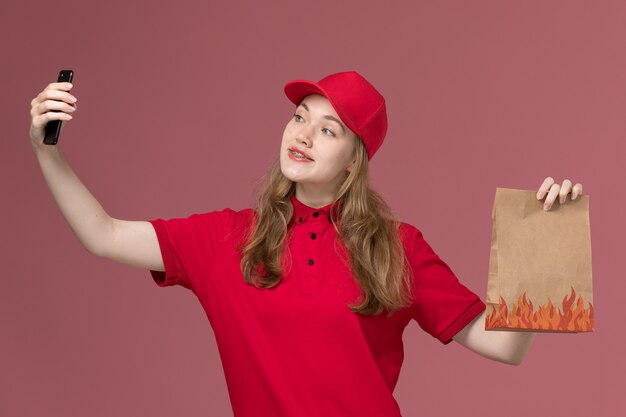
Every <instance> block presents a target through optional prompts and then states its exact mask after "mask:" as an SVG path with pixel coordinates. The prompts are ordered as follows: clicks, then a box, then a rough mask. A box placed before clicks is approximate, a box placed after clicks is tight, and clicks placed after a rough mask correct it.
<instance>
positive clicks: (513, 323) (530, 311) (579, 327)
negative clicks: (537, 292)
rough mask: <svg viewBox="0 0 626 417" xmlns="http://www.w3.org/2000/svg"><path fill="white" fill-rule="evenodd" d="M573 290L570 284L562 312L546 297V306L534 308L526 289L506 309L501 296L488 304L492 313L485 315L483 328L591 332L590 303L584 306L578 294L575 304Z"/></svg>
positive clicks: (591, 307)
mask: <svg viewBox="0 0 626 417" xmlns="http://www.w3.org/2000/svg"><path fill="white" fill-rule="evenodd" d="M575 299H576V292H575V291H574V287H572V292H571V294H570V296H569V297H567V296H565V298H563V312H561V311H559V309H558V308H555V307H554V306H553V305H552V301H551V300H550V299H548V303H547V304H546V305H545V306H539V308H538V309H537V310H536V311H535V309H534V307H533V303H532V302H531V301H530V300H529V299H527V298H526V292H524V294H522V296H521V297H519V299H518V302H517V304H513V306H512V307H511V310H510V311H509V308H508V306H507V305H506V302H505V301H504V299H503V298H502V297H500V303H499V304H498V305H497V306H495V305H493V304H490V307H491V314H488V315H487V320H486V322H485V330H495V329H528V330H544V331H552V332H592V331H594V324H593V305H592V304H591V303H589V308H587V309H585V308H583V306H584V301H583V299H582V297H578V301H577V302H576V306H575V307H574V308H572V306H573V305H574V300H575Z"/></svg>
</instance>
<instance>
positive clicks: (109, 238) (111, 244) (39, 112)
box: [30, 83, 164, 271]
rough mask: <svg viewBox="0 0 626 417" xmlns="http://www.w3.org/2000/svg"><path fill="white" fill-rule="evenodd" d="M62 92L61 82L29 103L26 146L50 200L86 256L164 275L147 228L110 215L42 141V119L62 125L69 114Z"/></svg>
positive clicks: (67, 97)
mask: <svg viewBox="0 0 626 417" xmlns="http://www.w3.org/2000/svg"><path fill="white" fill-rule="evenodd" d="M67 90H68V86H67V85H66V83H52V84H49V85H48V86H47V87H46V88H45V89H44V90H43V91H42V92H41V93H39V95H38V96H37V97H35V98H34V99H33V100H32V101H31V118H32V121H31V126H30V141H31V146H32V148H33V151H34V152H35V155H36V157H37V161H38V162H39V166H40V167H41V171H42V173H43V176H44V179H45V181H46V184H47V185H48V188H49V189H50V192H51V193H52V196H53V198H54V201H55V202H56V204H57V206H58V207H59V209H60V210H61V213H62V214H63V216H64V218H65V220H66V221H67V223H68V224H69V226H70V228H71V229H72V231H73V232H74V234H75V235H76V237H77V238H78V240H79V241H80V242H81V244H82V245H83V246H84V247H85V249H86V250H87V251H88V252H90V253H92V254H94V255H97V256H102V257H105V258H109V259H111V260H114V261H117V262H121V263H125V264H128V265H132V266H137V267H140V268H148V269H153V270H156V271H164V267H163V260H162V257H161V252H160V248H159V243H158V240H157V236H156V232H155V231H154V228H153V227H152V225H151V224H150V223H149V222H146V221H124V220H117V219H114V218H112V217H110V216H109V215H108V214H107V213H106V211H105V210H104V209H103V208H102V206H101V205H100V203H99V202H98V201H97V200H96V199H95V197H94V196H93V195H92V194H91V193H90V192H89V190H88V189H87V188H86V187H85V185H84V184H83V183H82V182H81V181H80V179H79V178H78V177H77V176H76V174H75V173H74V171H73V170H72V168H71V167H70V165H69V164H68V162H67V160H66V159H65V157H64V155H63V153H62V152H61V148H60V146H59V145H58V144H57V145H46V144H44V143H43V137H44V134H45V126H46V124H47V123H48V121H50V120H62V121H64V122H65V123H67V122H68V121H69V120H70V119H71V117H70V116H69V114H68V113H72V112H74V111H75V108H76V105H75V104H74V103H75V100H72V98H71V97H72V96H71V95H70V94H69V93H68V92H67ZM53 109H55V110H57V111H51V110H53ZM62 126H63V125H62Z"/></svg>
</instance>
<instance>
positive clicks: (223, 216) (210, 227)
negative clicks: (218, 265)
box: [148, 208, 235, 295]
mask: <svg viewBox="0 0 626 417" xmlns="http://www.w3.org/2000/svg"><path fill="white" fill-rule="evenodd" d="M234 213H235V212H233V211H232V210H231V209H228V208H227V209H224V210H221V211H213V212H210V213H202V214H192V215H191V216H189V217H186V218H172V219H168V220H164V219H153V220H148V222H150V223H151V224H152V226H153V227H154V230H155V232H156V235H157V239H158V241H159V247H160V249H161V256H162V257H163V265H164V267H165V271H164V272H163V271H153V270H150V274H151V275H152V278H153V279H154V282H155V283H156V284H157V285H158V286H159V287H167V286H170V285H181V286H183V287H185V288H188V289H190V290H191V291H193V292H194V293H196V295H198V291H199V290H201V289H202V288H204V285H203V282H202V280H203V279H206V276H207V274H208V272H209V270H210V268H211V266H212V264H213V263H214V261H215V258H216V255H217V251H218V248H219V246H220V243H221V242H222V240H223V239H224V236H225V235H226V234H227V233H228V231H229V230H231V225H232V221H233V217H234Z"/></svg>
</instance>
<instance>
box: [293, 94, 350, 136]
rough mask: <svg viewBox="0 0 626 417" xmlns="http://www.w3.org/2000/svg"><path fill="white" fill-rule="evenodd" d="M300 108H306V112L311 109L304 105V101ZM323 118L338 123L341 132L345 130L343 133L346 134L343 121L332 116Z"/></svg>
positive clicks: (326, 115)
mask: <svg viewBox="0 0 626 417" xmlns="http://www.w3.org/2000/svg"><path fill="white" fill-rule="evenodd" d="M298 106H302V107H304V109H305V110H306V111H309V107H308V106H307V105H306V104H304V101H303V102H302V103H300V104H299V105H298ZM322 117H324V119H328V120H332V121H334V122H337V123H338V124H339V126H340V127H341V130H343V133H346V128H345V127H343V123H341V121H340V120H339V119H337V118H336V117H333V116H331V115H330V114H325V115H324V116H322Z"/></svg>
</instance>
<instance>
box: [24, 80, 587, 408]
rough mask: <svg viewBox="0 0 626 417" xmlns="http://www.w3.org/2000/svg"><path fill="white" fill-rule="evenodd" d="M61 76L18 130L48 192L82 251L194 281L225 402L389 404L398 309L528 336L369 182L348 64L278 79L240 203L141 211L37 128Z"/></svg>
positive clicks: (381, 129)
mask: <svg viewBox="0 0 626 417" xmlns="http://www.w3.org/2000/svg"><path fill="white" fill-rule="evenodd" d="M68 90H69V88H68V86H67V84H66V83H52V84H50V85H49V86H48V87H47V88H46V89H45V90H44V91H43V92H42V93H40V94H39V95H38V96H37V97H36V98H35V99H34V100H33V101H32V103H31V104H32V110H31V115H32V125H31V130H30V136H31V144H32V146H33V149H34V151H35V153H36V155H37V158H38V160H39V163H40V166H41V168H42V171H43V173H44V176H45V178H46V181H47V183H48V185H49V187H50V190H51V192H52V194H53V196H54V198H55V200H56V201H57V204H58V206H59V208H60V209H61V211H62V212H63V214H64V216H65V218H66V219H67V221H68V223H69V224H70V226H71V227H72V229H73V230H74V232H75V234H76V235H77V237H78V238H79V239H80V241H81V242H82V243H83V245H84V246H85V248H87V250H89V251H90V252H91V253H93V254H95V255H98V256H102V257H105V258H108V259H112V260H114V261H117V262H122V263H125V264H128V265H133V266H138V267H142V268H147V269H149V270H150V273H151V274H152V277H153V278H154V280H155V282H156V284H157V285H159V286H169V285H181V286H184V287H186V288H188V289H190V290H192V291H193V292H194V294H195V295H196V296H197V297H198V299H199V301H200V303H201V304H202V306H203V308H204V310H205V312H206V315H207V317H208V319H209V321H210V323H211V326H212V328H213V331H214V333H215V337H216V341H217V344H218V348H219V351H220V357H221V360H222V364H223V367H224V373H225V376H226V382H227V385H228V389H229V394H230V399H231V404H232V407H233V412H234V415H235V416H357V415H358V416H399V415H400V410H399V408H398V405H397V403H396V401H395V399H394V397H393V390H394V387H395V385H396V382H397V380H398V375H399V372H400V367H401V365H402V360H403V349H402V346H403V345H402V333H403V331H404V329H405V327H406V325H407V324H408V323H409V322H410V320H411V319H414V320H416V322H417V323H418V324H419V326H420V327H421V328H422V329H423V330H425V331H426V332H428V333H429V334H431V335H432V336H433V337H436V338H437V339H438V340H439V341H440V342H441V343H443V344H448V343H450V342H451V341H452V340H455V341H457V342H459V343H461V344H462V345H463V346H465V347H467V348H469V349H470V350H472V351H474V352H477V353H479V354H480V355H482V356H485V357H487V358H490V359H493V360H498V361H501V362H505V363H510V364H518V363H520V361H521V359H522V357H523V356H524V354H525V353H526V351H527V350H528V348H529V347H530V345H531V343H532V341H533V339H534V335H535V334H534V333H516V332H497V331H490V332H486V331H484V324H483V323H484V311H485V304H484V303H483V302H482V301H481V299H480V298H479V297H478V296H477V295H476V294H475V293H473V292H472V291H470V290H469V289H468V288H466V287H465V286H463V285H462V284H461V283H460V282H459V280H458V279H457V278H456V276H455V275H454V273H453V272H452V271H451V270H450V268H449V267H448V266H447V265H446V264H445V263H444V262H443V261H442V260H441V259H440V258H439V257H438V256H437V255H436V254H435V252H434V251H433V250H432V248H431V247H430V246H429V245H428V243H427V242H426V241H425V240H424V238H423V236H422V233H421V232H420V231H419V230H418V229H417V228H415V227H414V226H412V225H409V224H407V223H404V222H401V221H399V220H397V219H396V216H395V215H394V213H393V211H392V210H391V209H390V208H389V207H388V206H387V205H386V204H385V202H384V201H383V199H382V198H380V196H379V195H378V194H377V193H375V192H374V191H373V190H372V189H371V188H370V187H369V185H368V176H367V174H368V163H369V161H370V160H371V158H372V157H373V155H374V154H375V153H376V151H377V150H378V149H379V148H380V146H381V145H382V143H383V140H384V138H385V134H386V131H387V115H386V107H385V100H384V98H383V96H382V95H381V94H380V93H379V92H378V91H377V90H376V89H375V88H374V86H373V85H372V84H370V83H369V82H368V81H367V80H366V79H365V78H363V77H362V76H361V75H360V74H358V73H357V72H355V71H346V72H340V73H335V74H331V75H329V76H327V77H324V78H322V79H321V80H320V81H319V82H317V83H314V82H311V81H307V80H294V81H291V82H289V83H287V84H286V85H285V93H286V95H287V97H288V98H289V99H290V100H291V101H292V102H293V103H294V104H295V105H296V108H295V112H294V114H293V116H292V118H291V119H290V121H289V122H288V123H287V125H286V127H285V130H284V133H283V138H282V143H281V147H280V155H279V157H278V158H277V159H276V161H275V162H274V164H273V165H272V166H271V168H270V170H269V172H268V174H267V176H266V177H265V182H264V185H263V187H262V189H261V190H260V193H259V198H258V204H257V206H256V207H255V208H254V209H252V208H250V209H245V210H240V211H234V210H231V209H229V208H226V209H223V210H220V211H213V212H208V213H201V214H193V215H191V216H189V217H187V218H176V219H169V220H164V219H153V220H149V221H147V222H142V221H124V220H118V219H114V218H111V217H110V216H108V214H107V213H106V212H105V211H104V210H103V208H102V207H101V206H100V204H99V203H98V202H97V201H96V200H95V198H94V197H93V196H92V195H91V194H90V193H89V192H88V191H87V189H86V188H85V187H84V186H83V185H82V184H81V183H80V181H79V180H78V178H77V177H76V176H75V175H74V173H73V172H72V170H71V169H70V167H69V165H68V164H67V162H66V161H65V159H64V157H63V155H62V154H61V152H60V150H59V147H58V145H57V146H47V145H43V144H42V139H43V133H44V128H45V124H46V123H47V122H48V121H50V120H55V119H59V120H69V118H70V116H69V115H68V113H72V112H74V111H75V110H76V105H75V103H76V99H72V96H71V95H70V94H69V93H67V91H68ZM52 109H54V110H60V111H61V112H50V111H49V110H52ZM570 191H571V192H572V199H575V198H576V197H577V196H578V195H580V193H581V192H582V185H581V184H576V187H574V188H572V187H571V182H569V181H567V180H566V181H564V183H563V186H562V187H560V186H559V185H558V184H554V181H553V180H552V178H550V177H548V178H546V180H545V181H544V182H543V184H542V185H541V187H540V189H539V192H540V194H541V195H538V196H537V198H538V199H542V198H543V197H544V196H545V194H547V197H546V203H545V205H546V209H549V208H550V206H551V205H552V203H553V202H554V200H555V198H556V196H557V195H560V196H561V197H562V198H565V197H566V196H567V195H568V194H569V193H570ZM562 201H564V200H562Z"/></svg>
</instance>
